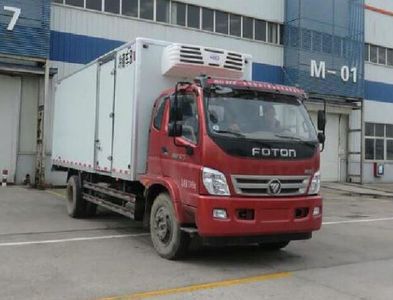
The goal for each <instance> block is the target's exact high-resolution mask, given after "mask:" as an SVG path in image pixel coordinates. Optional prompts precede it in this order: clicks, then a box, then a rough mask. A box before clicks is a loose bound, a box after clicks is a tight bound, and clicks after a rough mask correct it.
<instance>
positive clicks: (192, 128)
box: [180, 94, 199, 144]
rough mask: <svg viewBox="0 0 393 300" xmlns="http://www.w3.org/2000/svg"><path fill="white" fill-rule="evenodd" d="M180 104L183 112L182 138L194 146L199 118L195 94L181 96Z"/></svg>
mask: <svg viewBox="0 0 393 300" xmlns="http://www.w3.org/2000/svg"><path fill="white" fill-rule="evenodd" d="M180 103H181V108H182V112H183V138H185V139H187V140H189V141H190V142H192V143H195V144H196V143H197V142H198V136H199V121H198V119H199V118H198V107H197V102H196V97H195V94H186V95H182V96H181V97H180Z"/></svg>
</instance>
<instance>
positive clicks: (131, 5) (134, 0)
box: [91, 0, 138, 18]
mask: <svg viewBox="0 0 393 300" xmlns="http://www.w3.org/2000/svg"><path fill="white" fill-rule="evenodd" d="M91 1H94V0H91ZM121 10H122V14H123V15H125V16H129V17H135V18H137V17H138V0H123V3H122V8H121Z"/></svg>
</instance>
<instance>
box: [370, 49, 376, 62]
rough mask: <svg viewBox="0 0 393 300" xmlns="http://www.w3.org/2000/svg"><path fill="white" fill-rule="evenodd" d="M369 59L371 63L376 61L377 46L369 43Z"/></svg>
mask: <svg viewBox="0 0 393 300" xmlns="http://www.w3.org/2000/svg"><path fill="white" fill-rule="evenodd" d="M370 61H371V62H372V63H376V64H377V63H378V47H377V46H374V45H370Z"/></svg>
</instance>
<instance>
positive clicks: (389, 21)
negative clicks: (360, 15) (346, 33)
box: [365, 0, 393, 48]
mask: <svg viewBox="0 0 393 300" xmlns="http://www.w3.org/2000/svg"><path fill="white" fill-rule="evenodd" d="M366 4H368V5H371V6H373V7H376V8H379V9H384V10H388V11H391V12H393V1H390V0H367V1H366ZM365 18H366V19H365V27H366V28H365V40H366V43H370V44H375V45H380V46H385V47H389V48H393V35H392V28H393V17H391V16H388V15H384V14H381V13H378V12H374V11H371V10H368V9H366V10H365Z"/></svg>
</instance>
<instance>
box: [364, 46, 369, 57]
mask: <svg viewBox="0 0 393 300" xmlns="http://www.w3.org/2000/svg"><path fill="white" fill-rule="evenodd" d="M364 60H365V61H370V45H369V44H365V45H364Z"/></svg>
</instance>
